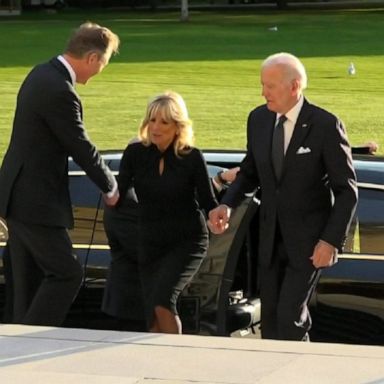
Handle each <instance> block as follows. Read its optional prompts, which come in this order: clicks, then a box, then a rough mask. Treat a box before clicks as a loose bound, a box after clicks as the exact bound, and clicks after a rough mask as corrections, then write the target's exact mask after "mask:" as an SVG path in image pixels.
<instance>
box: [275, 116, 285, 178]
mask: <svg viewBox="0 0 384 384" xmlns="http://www.w3.org/2000/svg"><path fill="white" fill-rule="evenodd" d="M286 120H287V118H286V117H285V116H284V115H281V116H280V118H279V122H278V123H277V125H276V127H275V130H274V131H273V138H272V164H273V169H274V171H275V175H276V179H277V180H280V177H281V171H282V169H283V161H284V122H285V121H286Z"/></svg>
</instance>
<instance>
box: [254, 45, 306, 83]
mask: <svg viewBox="0 0 384 384" xmlns="http://www.w3.org/2000/svg"><path fill="white" fill-rule="evenodd" d="M274 65H276V66H281V67H283V69H284V72H285V76H286V78H287V80H298V81H299V84H300V89H301V90H304V89H305V88H307V84H308V78H307V73H306V71H305V67H304V65H303V63H302V62H301V61H300V60H299V59H298V58H297V57H296V56H294V55H292V54H290V53H286V52H280V53H275V54H274V55H271V56H268V57H267V58H266V59H265V60H264V61H263V63H262V64H261V69H262V70H263V69H264V68H266V67H270V66H274Z"/></svg>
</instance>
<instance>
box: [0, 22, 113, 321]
mask: <svg viewBox="0 0 384 384" xmlns="http://www.w3.org/2000/svg"><path fill="white" fill-rule="evenodd" d="M118 46H119V38H118V37H117V35H115V34H114V33H113V32H111V31H110V30H109V29H107V28H104V27H101V26H99V25H97V24H93V23H86V24H83V25H81V26H80V27H79V28H78V29H77V30H76V31H75V32H74V33H73V35H72V36H71V38H70V40H69V42H68V45H67V48H66V50H65V53H64V54H63V55H60V56H58V57H55V58H53V59H52V60H50V61H49V62H47V63H44V64H40V65H37V66H36V67H35V68H34V69H33V70H32V71H31V72H30V73H29V74H28V76H27V77H26V79H25V80H24V82H23V84H22V86H21V88H20V90H19V93H18V96H17V106H16V112H15V117H14V123H13V131H12V136H11V140H10V144H9V147H8V150H7V153H6V155H5V157H4V161H3V164H2V167H1V170H0V216H1V217H3V218H6V220H7V224H8V230H9V239H8V245H9V250H10V259H11V266H12V275H13V278H12V282H13V290H14V291H13V292H14V302H13V321H14V322H15V323H23V324H39V325H52V326H58V325H60V324H61V323H62V321H63V320H64V318H65V316H66V313H67V311H68V309H69V307H70V305H71V303H72V301H73V299H74V298H75V296H76V294H77V291H78V289H79V286H80V284H81V281H82V268H81V265H80V263H79V262H78V261H77V260H76V258H75V257H74V255H73V254H72V244H71V240H70V238H69V236H68V233H67V228H71V227H72V226H73V214H72V207H71V200H70V195H69V189H68V156H72V158H73V159H74V160H75V162H76V163H77V164H79V165H80V166H81V167H82V168H83V169H84V170H85V172H86V173H87V175H88V176H89V177H90V178H91V179H92V181H93V182H94V183H95V184H96V185H97V186H98V187H99V188H100V189H101V191H102V192H103V196H104V199H105V201H106V203H107V204H109V205H114V204H115V203H116V202H117V200H118V192H117V182H116V180H115V178H114V176H113V175H112V173H111V172H110V170H109V169H108V167H106V165H105V164H104V162H103V160H102V158H101V157H100V155H99V153H98V151H97V150H96V148H95V146H94V145H93V144H92V143H91V142H90V140H89V138H88V136H87V133H86V131H85V128H84V125H83V120H82V113H83V112H82V105H81V101H80V98H79V96H78V94H77V93H76V91H75V88H74V86H75V83H81V84H86V83H87V81H88V80H89V79H90V78H91V77H92V76H94V75H96V74H98V73H99V72H101V71H102V70H103V68H104V67H105V66H106V65H107V64H108V62H109V59H110V57H111V55H112V54H114V53H116V52H117V49H118ZM6 278H7V279H8V280H9V278H10V276H9V275H8V276H7V277H6Z"/></svg>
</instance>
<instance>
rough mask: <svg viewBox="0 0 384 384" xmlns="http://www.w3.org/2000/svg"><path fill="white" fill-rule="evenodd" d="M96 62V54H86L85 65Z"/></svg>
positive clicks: (97, 57)
mask: <svg viewBox="0 0 384 384" xmlns="http://www.w3.org/2000/svg"><path fill="white" fill-rule="evenodd" d="M96 61H99V55H98V54H97V53H96V52H89V53H88V54H87V63H88V64H92V63H94V62H96Z"/></svg>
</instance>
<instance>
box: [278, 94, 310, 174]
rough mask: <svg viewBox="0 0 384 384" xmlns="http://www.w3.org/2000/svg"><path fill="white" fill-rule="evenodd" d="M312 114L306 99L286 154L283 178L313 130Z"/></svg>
mask: <svg viewBox="0 0 384 384" xmlns="http://www.w3.org/2000/svg"><path fill="white" fill-rule="evenodd" d="M311 114H312V108H311V105H310V104H309V103H308V102H307V101H306V100H305V99H304V104H303V107H302V108H301V111H300V114H299V117H298V118H297V121H296V125H295V128H294V130H293V134H292V138H291V141H290V143H289V146H288V148H287V152H286V154H285V158H284V165H283V173H282V177H283V176H284V172H285V170H286V168H287V166H289V163H290V162H291V161H292V160H293V159H294V158H295V156H296V152H297V150H298V149H299V148H300V146H301V144H302V143H303V141H304V139H305V138H306V137H307V135H308V133H309V132H310V130H311V119H310V117H311Z"/></svg>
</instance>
